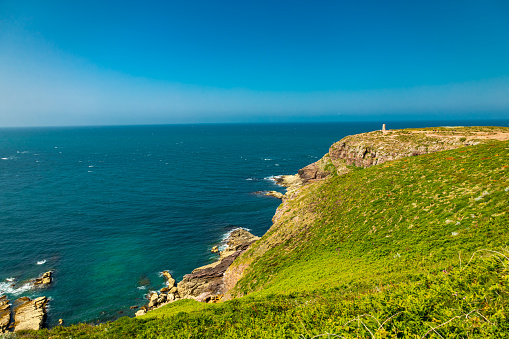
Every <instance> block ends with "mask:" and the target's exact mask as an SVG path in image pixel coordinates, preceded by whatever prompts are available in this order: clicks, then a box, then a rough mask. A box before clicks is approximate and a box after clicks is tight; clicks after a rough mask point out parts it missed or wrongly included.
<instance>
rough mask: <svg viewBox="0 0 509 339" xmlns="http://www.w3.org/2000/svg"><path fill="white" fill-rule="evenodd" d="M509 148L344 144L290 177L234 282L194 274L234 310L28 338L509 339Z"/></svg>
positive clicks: (438, 141)
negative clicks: (269, 224)
mask: <svg viewBox="0 0 509 339" xmlns="http://www.w3.org/2000/svg"><path fill="white" fill-rule="evenodd" d="M508 135H509V129H507V128H496V127H482V128H481V127H479V128H478V127H472V128H463V127H461V128H435V129H411V130H401V131H387V133H385V134H383V133H382V132H381V131H375V132H371V133H365V134H360V135H355V136H350V137H346V138H344V139H342V140H340V141H339V142H337V143H335V144H334V145H332V146H331V148H330V149H329V152H328V154H326V155H325V156H324V157H323V158H322V159H320V160H319V161H318V162H317V163H315V164H312V165H310V166H306V167H305V168H304V169H302V170H301V171H299V173H298V174H297V175H295V176H291V177H283V178H281V181H282V182H284V183H285V184H288V185H290V187H289V189H288V191H287V193H286V194H285V197H284V198H283V201H282V204H281V205H280V206H279V207H278V209H277V211H276V213H275V215H274V217H273V225H272V227H271V228H270V229H269V230H268V231H267V233H266V234H265V235H264V236H263V237H262V238H261V239H259V240H257V241H255V242H254V243H252V244H250V245H249V246H248V248H247V250H245V252H242V253H239V255H238V256H237V257H236V258H235V259H234V260H233V263H232V264H231V265H230V266H229V267H228V268H227V269H226V271H225V272H224V274H223V275H222V276H221V275H220V274H215V273H214V272H212V271H210V272H209V271H208V270H207V269H203V270H202V272H201V273H198V272H200V271H196V272H195V273H198V274H197V277H196V278H205V280H207V279H208V278H210V279H211V280H210V281H212V279H213V280H214V281H213V283H214V284H216V283H217V282H220V284H221V285H222V286H223V287H222V291H223V292H224V291H227V295H226V296H225V298H224V299H228V298H229V299H232V300H227V301H224V302H220V303H212V304H211V303H200V302H196V301H195V300H190V299H184V300H179V301H177V302H174V303H171V304H169V305H166V306H164V307H161V308H159V309H157V310H154V311H151V312H149V313H147V314H146V315H144V316H141V317H138V318H136V319H129V318H123V319H120V320H118V321H116V322H113V323H107V324H101V325H98V326H90V327H85V326H82V325H73V326H71V327H68V328H58V329H53V330H51V331H47V332H45V331H43V332H37V334H34V333H35V332H30V333H29V335H30V336H31V337H36V336H37V337H50V336H51V337H69V336H73V337H79V336H80V335H81V336H82V337H97V338H103V337H104V338H106V337H107V338H124V337H126V336H129V337H135V336H140V337H164V336H169V335H170V334H171V337H175V338H246V337H251V338H316V337H321V336H331V337H343V338H359V337H361V338H375V337H376V338H398V337H416V338H440V337H479V338H481V337H482V338H498V337H504V336H505V334H506V333H509V322H508V321H507V319H508V318H509V314H508V313H507V309H509V299H508V298H506V296H507V295H508V294H509V284H508V283H507V282H508V281H509V274H508V271H507V267H509V252H508V250H507V248H508V246H509V210H508V206H509V175H507V171H508V170H509V141H507V140H508ZM221 269H223V267H221ZM209 273H210V274H209ZM193 274H194V273H193ZM207 274H209V275H207ZM198 275H199V276H200V277H198ZM224 299H223V300H224Z"/></svg>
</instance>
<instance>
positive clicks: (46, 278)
mask: <svg viewBox="0 0 509 339" xmlns="http://www.w3.org/2000/svg"><path fill="white" fill-rule="evenodd" d="M51 282H52V272H51V271H48V272H46V273H44V274H43V275H42V276H41V277H40V278H36V279H35V280H34V281H33V284H34V285H36V286H39V287H43V286H47V285H49V284H51Z"/></svg>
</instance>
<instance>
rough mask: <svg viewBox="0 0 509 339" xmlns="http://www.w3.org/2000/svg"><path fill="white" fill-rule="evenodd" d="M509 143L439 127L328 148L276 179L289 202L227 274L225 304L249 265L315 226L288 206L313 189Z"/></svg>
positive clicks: (361, 137)
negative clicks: (388, 167) (378, 168)
mask: <svg viewBox="0 0 509 339" xmlns="http://www.w3.org/2000/svg"><path fill="white" fill-rule="evenodd" d="M492 140H509V128H507V127H435V128H424V129H405V130H386V131H385V133H384V132H382V131H374V132H369V133H362V134H357V135H351V136H348V137H345V138H343V139H341V140H340V141H338V142H336V143H335V144H333V145H332V146H331V147H330V148H329V152H328V153H327V154H325V155H324V156H323V157H322V158H321V159H320V160H318V161H317V162H315V163H313V164H310V165H308V166H306V167H304V168H302V169H300V170H299V171H298V173H297V174H295V175H283V176H279V177H275V178H274V181H275V182H276V183H277V184H279V185H281V186H283V187H286V188H287V193H286V194H285V199H283V202H282V204H281V205H280V206H279V207H278V208H277V210H276V213H275V215H274V217H273V218H272V221H273V225H272V227H271V228H270V230H269V231H268V232H267V234H266V235H265V236H264V237H263V238H262V240H261V241H260V242H259V243H257V245H256V246H255V247H253V249H252V250H251V251H249V255H247V256H246V255H245V254H244V255H243V256H242V258H240V259H241V260H237V261H236V262H235V263H234V264H233V265H231V266H230V267H229V268H228V270H227V271H226V272H225V273H224V277H223V283H224V285H223V290H224V291H225V292H224V293H225V294H224V297H223V299H226V300H228V299H232V298H235V297H237V296H241V295H242V294H241V292H240V291H236V290H235V285H236V284H237V282H238V281H239V280H240V279H241V278H242V277H243V276H244V272H245V270H249V265H250V264H251V263H252V262H254V261H256V260H257V258H259V257H261V256H262V255H263V253H265V252H266V251H269V250H270V249H271V248H274V247H275V246H277V245H279V244H282V243H284V242H285V241H286V240H287V239H289V238H291V237H293V236H295V235H296V234H298V233H299V232H301V230H302V229H303V228H304V229H305V227H307V225H309V224H311V223H312V220H313V214H312V213H308V214H301V215H294V214H293V213H288V211H289V206H290V203H291V202H292V200H293V199H298V198H299V197H300V196H303V195H304V196H305V195H308V194H309V195H311V194H314V192H313V190H314V189H315V187H317V186H315V185H306V184H308V183H312V182H314V181H318V180H322V179H324V178H327V177H329V176H331V175H333V174H337V175H344V174H346V173H348V172H350V171H352V169H354V168H355V167H360V168H365V167H370V166H375V165H380V164H383V163H385V162H388V161H391V160H397V159H401V158H405V157H411V156H418V155H423V154H428V153H432V152H438V151H445V150H450V149H455V148H459V147H464V146H469V145H476V144H479V143H486V142H490V141H492Z"/></svg>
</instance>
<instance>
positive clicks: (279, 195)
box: [265, 191, 285, 199]
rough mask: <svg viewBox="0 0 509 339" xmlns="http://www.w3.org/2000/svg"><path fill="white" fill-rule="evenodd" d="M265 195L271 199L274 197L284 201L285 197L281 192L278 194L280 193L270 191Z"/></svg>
mask: <svg viewBox="0 0 509 339" xmlns="http://www.w3.org/2000/svg"><path fill="white" fill-rule="evenodd" d="M265 195H268V196H270V197H274V198H278V199H283V198H284V197H285V195H284V194H283V193H281V192H278V191H268V192H267V193H265Z"/></svg>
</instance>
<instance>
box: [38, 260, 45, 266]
mask: <svg viewBox="0 0 509 339" xmlns="http://www.w3.org/2000/svg"><path fill="white" fill-rule="evenodd" d="M45 263H46V259H44V260H39V261H38V262H37V265H44V264H45Z"/></svg>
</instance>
